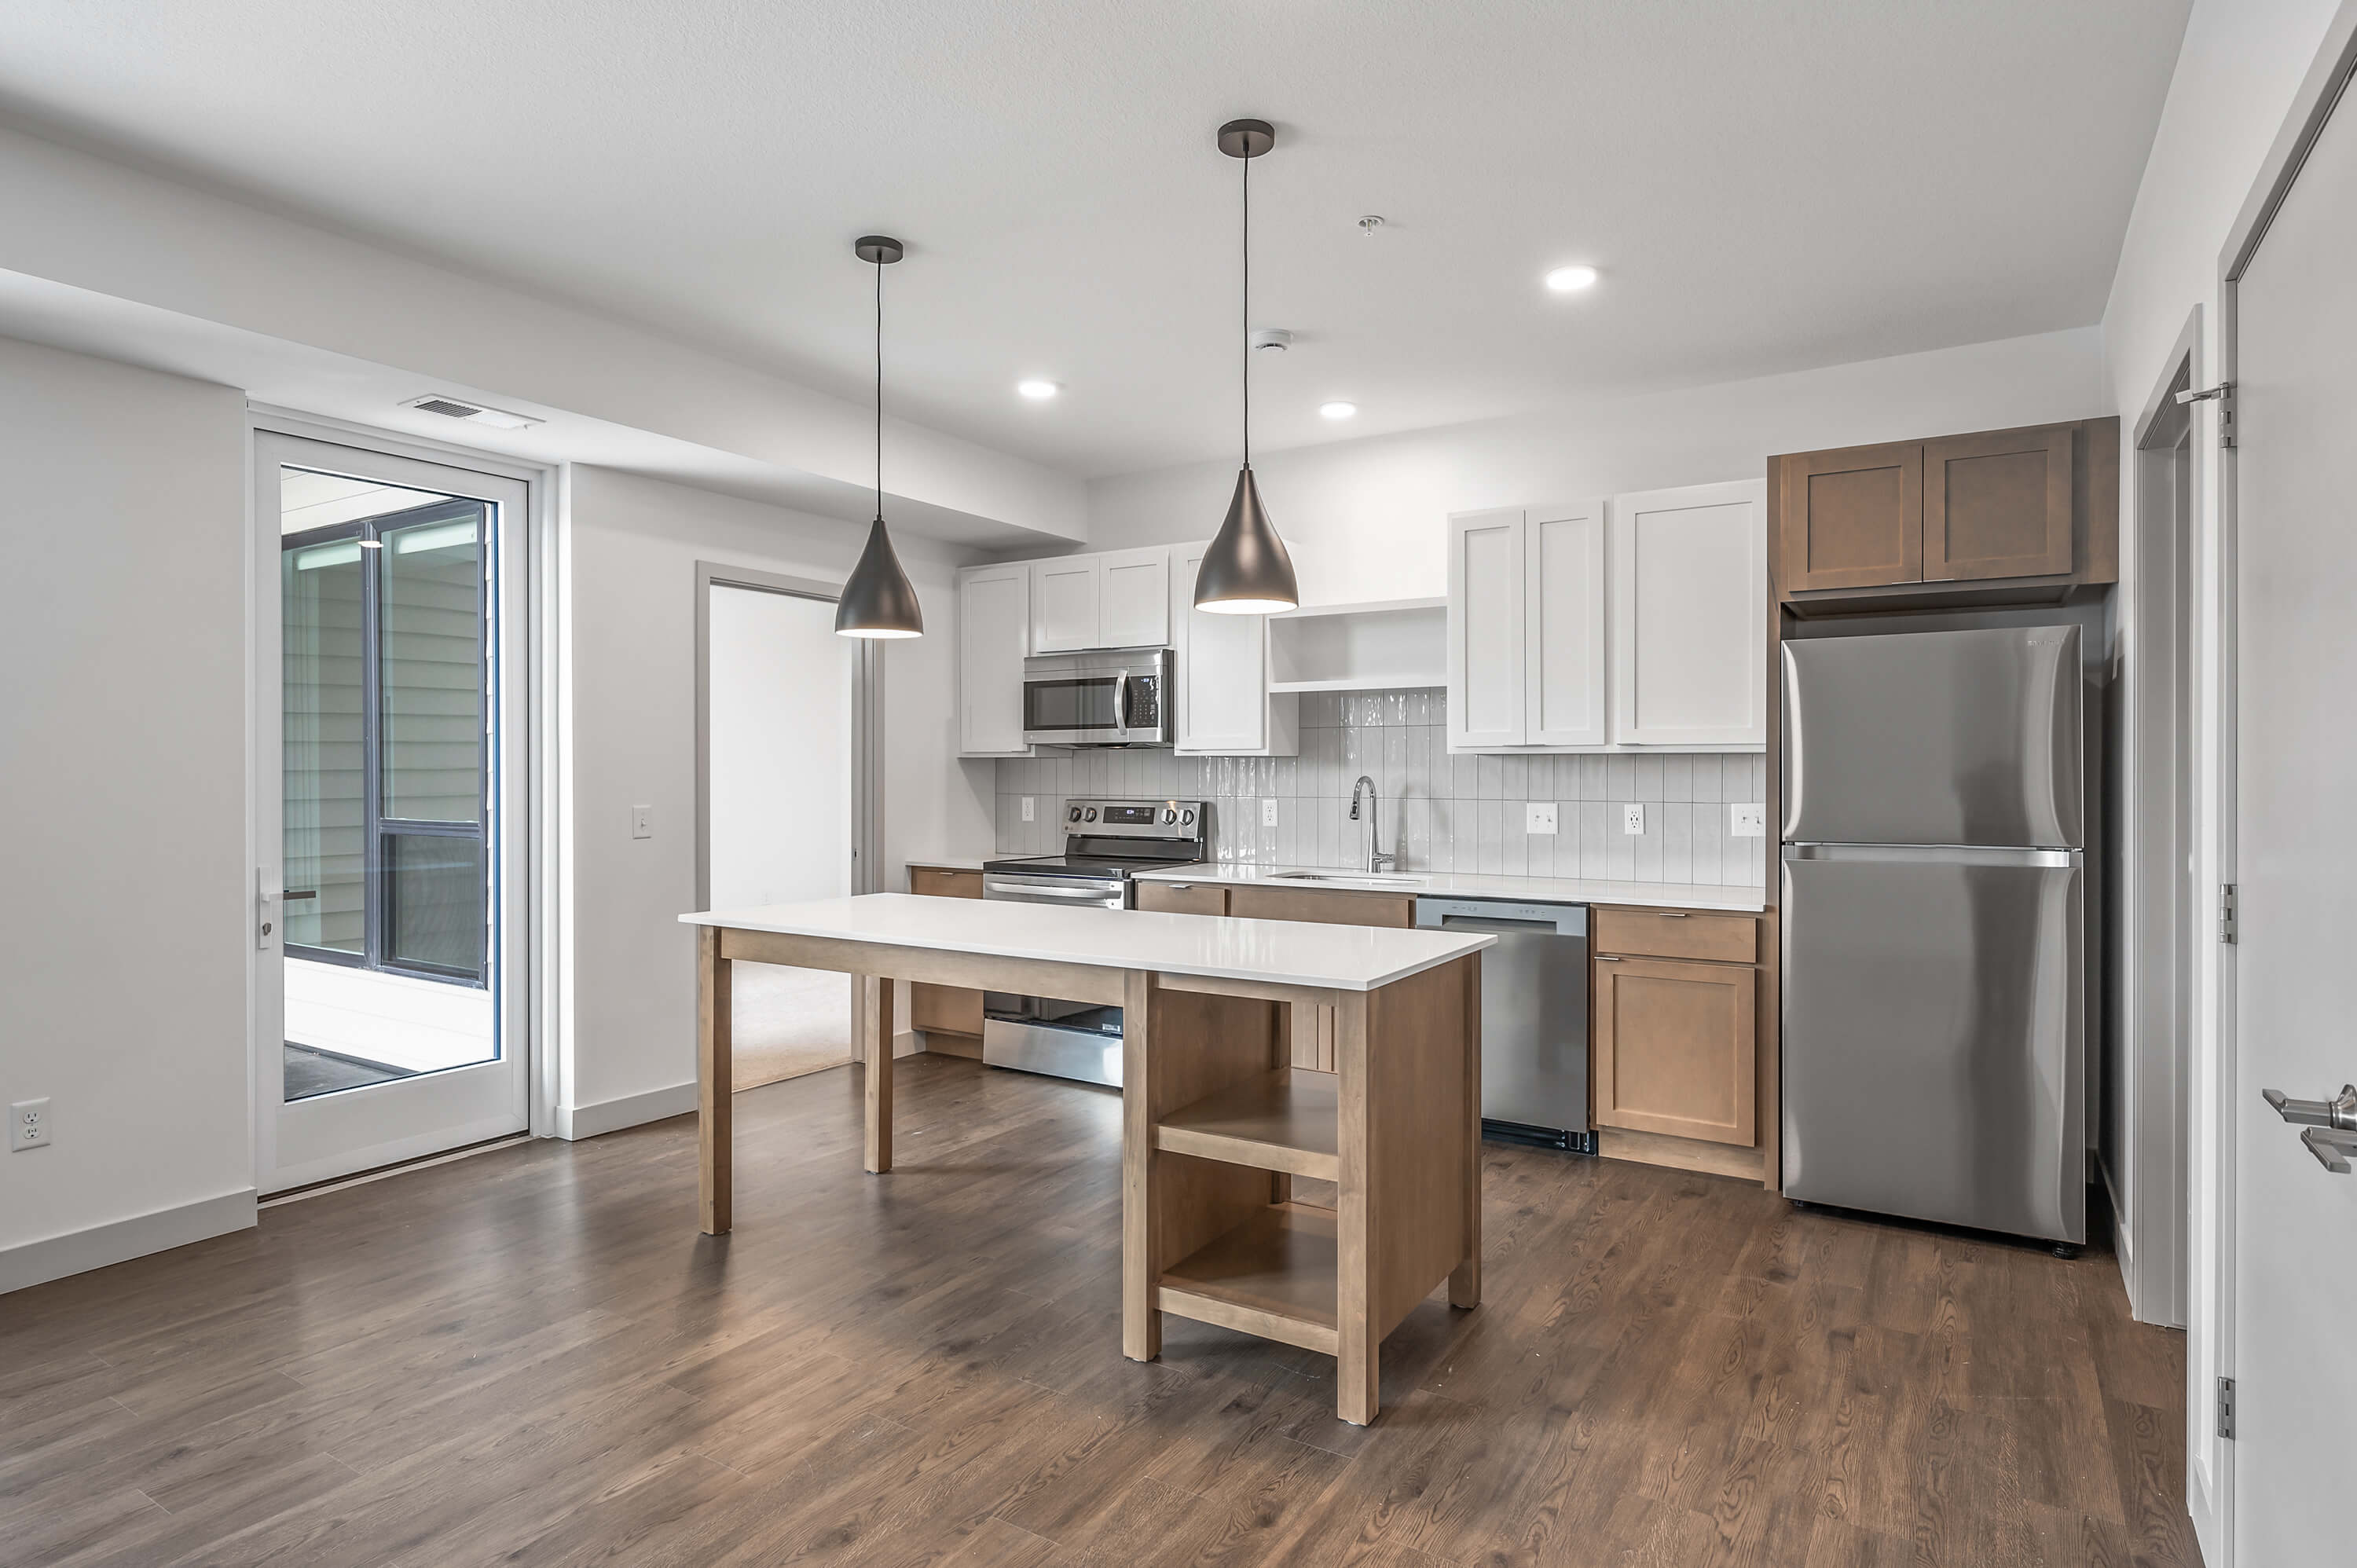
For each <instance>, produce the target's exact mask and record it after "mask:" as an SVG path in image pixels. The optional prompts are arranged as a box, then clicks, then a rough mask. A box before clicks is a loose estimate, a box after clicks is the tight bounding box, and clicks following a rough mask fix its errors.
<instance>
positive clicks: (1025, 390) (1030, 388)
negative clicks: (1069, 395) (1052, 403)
mask: <svg viewBox="0 0 2357 1568" xmlns="http://www.w3.org/2000/svg"><path fill="white" fill-rule="evenodd" d="M1015 390H1016V391H1017V392H1021V393H1022V394H1023V395H1024V396H1025V397H1028V398H1029V399H1030V400H1031V401H1032V402H1033V403H1045V402H1047V401H1048V400H1049V398H1051V397H1054V396H1055V395H1056V394H1057V393H1058V392H1062V391H1063V390H1064V389H1063V388H1061V387H1060V386H1058V385H1057V384H1056V383H1055V382H1053V381H1017V382H1016V383H1015Z"/></svg>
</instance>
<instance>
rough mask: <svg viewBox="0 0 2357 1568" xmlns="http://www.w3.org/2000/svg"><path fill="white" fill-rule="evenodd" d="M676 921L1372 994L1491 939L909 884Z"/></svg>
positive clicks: (1464, 933)
mask: <svg viewBox="0 0 2357 1568" xmlns="http://www.w3.org/2000/svg"><path fill="white" fill-rule="evenodd" d="M680 919H681V921H682V922H683V923H684V924H687V925H691V926H725V927H727V928H729V929H735V930H747V931H776V932H780V933H781V934H783V935H786V936H795V937H832V938H835V939H837V940H843V941H854V942H878V943H882V944H884V945H886V946H888V947H900V948H923V949H928V950H932V951H936V952H964V953H983V954H986V955H988V956H990V957H994V958H1012V959H1043V960H1046V961H1050V962H1055V963H1078V964H1088V965H1091V966H1092V967H1095V968H1101V969H1130V970H1152V971H1155V972H1159V973H1164V974H1197V975H1207V976H1211V977H1213V978H1216V979H1221V980H1260V981H1268V982H1272V983H1276V984H1280V985H1313V986H1322V987H1325V988H1328V989H1330V990H1335V991H1373V990H1375V989H1377V988H1378V987H1381V986H1385V985H1389V984H1390V983H1392V982H1394V981H1395V980H1405V979H1406V978H1407V977H1408V976H1409V975H1412V974H1420V973H1422V972H1424V971H1426V970H1427V969H1432V968H1435V967H1437V966H1438V965H1440V964H1444V963H1448V962H1449V961H1451V960H1454V959H1459V958H1463V957H1464V956H1465V955H1466V954H1467V953H1470V952H1479V951H1480V950H1481V949H1483V948H1486V947H1489V946H1490V945H1491V944H1492V943H1493V942H1495V941H1496V940H1497V939H1496V938H1495V937H1491V936H1485V935H1483V934H1481V933H1480V932H1478V931H1454V930H1450V931H1439V930H1433V931H1419V930H1396V929H1385V928H1383V927H1379V926H1321V925H1312V924H1308V923H1306V922H1303V921H1297V920H1239V919H1231V918H1226V917H1223V916H1212V915H1169V914H1162V913H1158V912H1157V911H1153V910H1147V909H1066V908H1057V907H1055V906H1053V905H1048V904H1018V903H1013V902H998V901H994V900H985V899H981V898H928V897H922V896H920V895H917V894H910V893H867V894H863V895H861V896H859V897H855V898H820V899H814V900H813V901H812V902H810V903H807V904H765V905H762V906H759V907H758V908H748V909H718V910H707V911H705V912H702V913H698V914H693V915H682V916H681V917H680Z"/></svg>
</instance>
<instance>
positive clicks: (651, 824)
mask: <svg viewBox="0 0 2357 1568" xmlns="http://www.w3.org/2000/svg"><path fill="white" fill-rule="evenodd" d="M630 836H631V837H632V838H634V839H651V838H652V837H654V836H655V809H654V808H653V807H652V806H633V807H631V808H630Z"/></svg>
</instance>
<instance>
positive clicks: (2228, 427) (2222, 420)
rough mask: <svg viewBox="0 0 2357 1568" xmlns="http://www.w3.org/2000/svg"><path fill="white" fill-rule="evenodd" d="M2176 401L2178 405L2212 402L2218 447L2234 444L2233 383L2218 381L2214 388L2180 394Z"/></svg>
mask: <svg viewBox="0 0 2357 1568" xmlns="http://www.w3.org/2000/svg"><path fill="white" fill-rule="evenodd" d="M2177 401H2178V402H2179V403H2213V402H2214V403H2217V405H2218V445H2219V446H2233V444H2234V383H2233V382H2232V381H2220V382H2219V383H2218V384H2217V385H2216V386H2214V387H2203V388H2202V389H2201V391H2200V392H2179V393H2178V394H2177Z"/></svg>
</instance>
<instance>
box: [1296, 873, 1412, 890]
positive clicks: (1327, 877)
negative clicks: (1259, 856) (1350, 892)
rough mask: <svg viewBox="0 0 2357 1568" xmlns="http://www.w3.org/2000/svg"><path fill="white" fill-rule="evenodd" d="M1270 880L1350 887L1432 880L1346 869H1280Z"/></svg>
mask: <svg viewBox="0 0 2357 1568" xmlns="http://www.w3.org/2000/svg"><path fill="white" fill-rule="evenodd" d="M1269 880H1270V881H1271V882H1340V883H1347V884H1349V885H1350V886H1352V887H1421V886H1424V885H1425V884H1426V883H1427V882H1430V881H1431V880H1432V878H1431V877H1429V876H1383V875H1377V874H1374V873H1372V872H1371V873H1368V874H1367V875H1356V874H1354V873H1351V872H1348V871H1280V872H1278V873H1277V874H1276V875H1274V876H1272V877H1270V878H1269Z"/></svg>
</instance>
